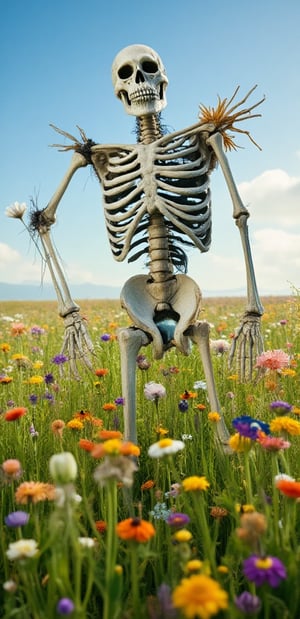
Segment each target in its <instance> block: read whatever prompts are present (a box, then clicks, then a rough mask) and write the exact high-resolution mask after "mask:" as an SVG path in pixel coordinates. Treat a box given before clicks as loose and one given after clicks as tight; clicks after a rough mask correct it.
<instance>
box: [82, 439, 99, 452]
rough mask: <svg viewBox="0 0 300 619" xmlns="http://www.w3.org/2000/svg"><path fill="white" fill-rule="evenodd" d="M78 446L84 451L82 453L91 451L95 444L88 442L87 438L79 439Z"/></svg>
mask: <svg viewBox="0 0 300 619" xmlns="http://www.w3.org/2000/svg"><path fill="white" fill-rule="evenodd" d="M78 445H79V447H80V448H81V449H84V451H93V449H94V447H95V443H93V441H89V440H88V439H87V438H81V439H80V441H79V443H78Z"/></svg>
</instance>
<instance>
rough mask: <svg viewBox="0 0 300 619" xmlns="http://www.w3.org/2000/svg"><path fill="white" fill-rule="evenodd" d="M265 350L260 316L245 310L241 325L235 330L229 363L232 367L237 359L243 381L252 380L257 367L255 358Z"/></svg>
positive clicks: (238, 370) (238, 369)
mask: <svg viewBox="0 0 300 619" xmlns="http://www.w3.org/2000/svg"><path fill="white" fill-rule="evenodd" d="M262 351H263V340H262V335H261V330H260V316H258V315H257V314H250V313H249V312H245V314H244V316H243V318H242V321H241V324H240V326H239V327H238V328H237V329H236V330H235V334H234V339H233V343H232V347H231V351H230V355H229V365H230V367H232V365H233V361H234V359H236V367H237V372H238V374H239V378H240V380H242V381H246V380H251V378H252V377H253V371H254V368H255V360H256V357H257V356H258V355H260V354H261V353H262Z"/></svg>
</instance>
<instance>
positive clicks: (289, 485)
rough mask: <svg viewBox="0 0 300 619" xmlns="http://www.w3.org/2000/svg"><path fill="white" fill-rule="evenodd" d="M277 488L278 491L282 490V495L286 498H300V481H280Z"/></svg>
mask: <svg viewBox="0 0 300 619" xmlns="http://www.w3.org/2000/svg"><path fill="white" fill-rule="evenodd" d="M276 488H278V490H280V492H282V494H285V496H288V497H290V498H291V499H299V498H300V482H299V481H290V480H287V479H279V480H278V481H277V482H276Z"/></svg>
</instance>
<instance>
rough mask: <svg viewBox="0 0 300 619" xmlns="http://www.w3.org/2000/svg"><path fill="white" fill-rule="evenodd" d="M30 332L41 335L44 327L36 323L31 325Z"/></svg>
mask: <svg viewBox="0 0 300 619" xmlns="http://www.w3.org/2000/svg"><path fill="white" fill-rule="evenodd" d="M30 332H31V334H32V335H43V333H45V329H43V327H39V326H38V325H34V326H33V327H31V329H30Z"/></svg>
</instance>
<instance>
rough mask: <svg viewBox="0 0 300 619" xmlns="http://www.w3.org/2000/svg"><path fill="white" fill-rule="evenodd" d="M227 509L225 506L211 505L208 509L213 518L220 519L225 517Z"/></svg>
mask: <svg viewBox="0 0 300 619" xmlns="http://www.w3.org/2000/svg"><path fill="white" fill-rule="evenodd" d="M228 513H229V512H228V509H225V507H218V506H215V507H212V508H211V510H210V515H211V517H212V518H215V519H216V520H221V519H222V518H225V517H226V516H228Z"/></svg>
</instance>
